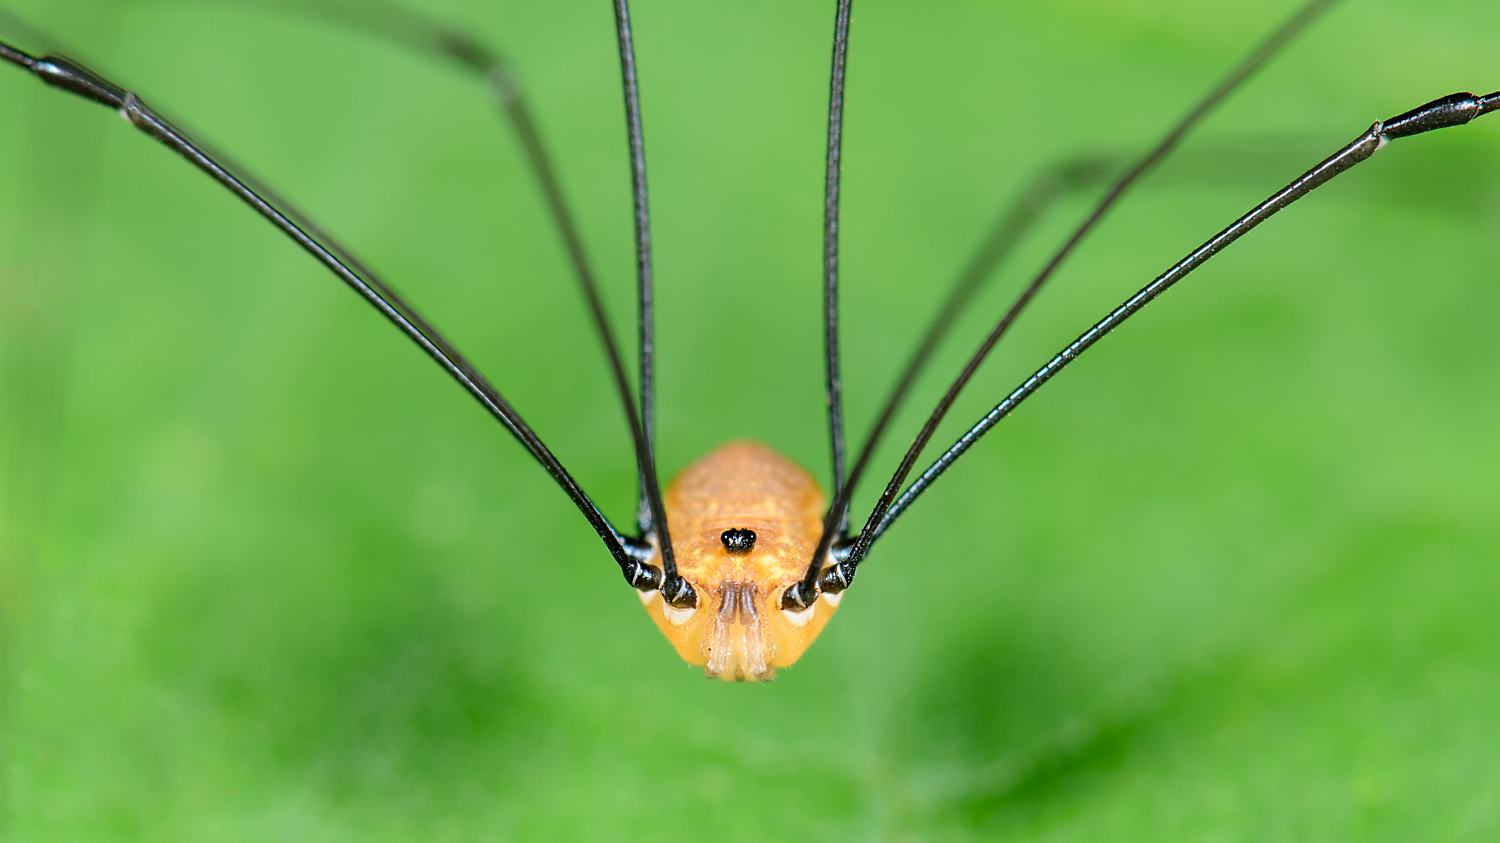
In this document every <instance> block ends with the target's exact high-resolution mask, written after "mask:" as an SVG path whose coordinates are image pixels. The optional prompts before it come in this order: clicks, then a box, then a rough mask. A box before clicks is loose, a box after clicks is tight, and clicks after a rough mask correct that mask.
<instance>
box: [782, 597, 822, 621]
mask: <svg viewBox="0 0 1500 843" xmlns="http://www.w3.org/2000/svg"><path fill="white" fill-rule="evenodd" d="M817 606H818V604H816V603H814V604H813V605H811V606H808V607H807V608H806V609H803V610H802V611H800V612H789V611H787V610H786V609H782V610H781V614H783V615H785V616H786V619H787V620H788V621H791V623H792V626H795V627H804V626H807V624H808V622H809V621H811V620H812V619H813V615H814V614H815V613H816V609H817Z"/></svg>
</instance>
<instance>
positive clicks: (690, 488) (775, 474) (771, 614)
mask: <svg viewBox="0 0 1500 843" xmlns="http://www.w3.org/2000/svg"><path fill="white" fill-rule="evenodd" d="M663 503H664V504H665V506H666V509H667V525H668V527H669V528H670V531H671V534H672V549H673V550H674V551H675V553H676V556H677V572H678V574H680V575H681V576H682V577H683V578H684V579H686V580H687V581H688V583H690V584H691V585H692V586H693V588H694V590H696V591H697V593H698V605H697V606H696V607H694V608H692V609H676V608H673V607H672V606H669V605H667V603H666V601H664V600H662V598H661V593H660V592H658V591H648V592H642V593H641V601H642V602H643V603H645V604H646V611H647V612H649V613H650V615H651V619H652V620H653V621H655V622H656V625H657V626H658V627H660V628H661V631H662V632H663V633H664V634H665V635H666V636H667V640H668V641H671V642H672V646H673V647H676V648H677V652H678V654H679V655H681V656H682V657H683V658H684V659H686V660H687V662H688V664H701V665H703V672H704V674H705V675H707V676H709V677H717V678H719V679H722V680H724V681H726V682H733V681H736V680H741V679H743V680H749V681H751V682H759V681H763V680H766V679H771V678H773V677H774V676H775V675H776V668H778V667H786V666H787V665H789V664H791V663H793V662H795V661H796V660H797V659H798V658H799V657H800V656H801V655H802V651H803V650H806V649H807V646H808V645H809V644H811V643H812V642H813V639H814V638H817V637H818V633H819V632H821V631H822V630H823V625H824V624H826V623H828V619H829V618H830V617H832V616H833V610H834V609H835V608H837V607H838V601H839V597H840V596H841V595H836V594H835V595H827V594H825V595H821V596H819V597H818V600H817V602H816V603H814V604H813V605H812V606H811V607H809V608H807V609H806V610H804V611H801V612H786V611H783V610H782V608H781V595H782V593H783V592H785V591H786V589H787V587H788V586H790V585H791V584H793V583H795V582H797V581H798V580H800V579H801V578H802V576H803V574H805V573H806V572H807V565H808V562H809V561H810V560H811V559H812V554H813V551H815V550H816V549H817V546H818V537H819V534H820V533H821V532H822V529H823V507H824V506H825V503H824V500H823V492H822V490H820V489H819V488H818V484H817V483H816V482H814V481H813V479H812V478H811V477H809V476H808V474H807V472H805V471H803V470H802V469H801V467H799V466H798V465H797V464H796V463H793V462H792V461H791V460H789V459H787V458H786V457H784V456H782V455H781V454H778V453H776V452H775V451H773V450H771V449H770V448H768V447H766V446H765V445H762V444H760V443H758V442H731V443H729V444H728V445H725V446H723V447H721V448H719V449H718V450H716V451H714V452H713V453H710V454H709V455H708V456H705V457H703V458H702V459H700V460H698V461H697V462H695V463H693V464H692V465H690V466H688V467H687V468H685V469H683V470H682V473H681V474H678V475H677V477H676V479H674V480H673V481H672V484H671V485H670V486H668V487H667V492H666V496H665V498H664V500H663ZM726 530H752V531H754V533H755V539H754V546H753V547H752V548H751V549H749V550H743V551H731V550H730V549H729V548H728V547H726V543H725V541H724V540H723V538H722V537H723V535H724V532H725V531H726ZM654 564H656V565H657V566H660V565H661V553H660V551H659V550H658V552H657V555H656V558H655V561H654Z"/></svg>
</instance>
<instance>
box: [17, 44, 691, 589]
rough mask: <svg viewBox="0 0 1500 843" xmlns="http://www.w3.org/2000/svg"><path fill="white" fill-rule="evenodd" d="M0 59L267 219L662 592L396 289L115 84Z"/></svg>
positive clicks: (619, 558) (38, 61)
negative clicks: (109, 116) (445, 378)
mask: <svg viewBox="0 0 1500 843" xmlns="http://www.w3.org/2000/svg"><path fill="white" fill-rule="evenodd" d="M0 59H3V60H5V61H9V62H11V63H12V64H15V65H17V66H19V67H22V68H24V69H26V70H28V71H30V72H31V73H32V74H33V75H35V76H36V77H37V78H39V79H41V80H42V81H43V82H45V83H47V84H48V85H51V86H53V87H55V88H60V89H62V90H65V91H69V92H71V93H74V94H77V95H78V96H81V97H84V98H86V99H91V100H93V101H95V102H98V103H100V104H102V105H105V106H107V107H109V108H110V109H112V110H114V111H116V112H118V113H119V114H120V115H121V116H122V117H124V118H125V119H126V120H128V121H129V122H130V123H131V125H133V126H134V127H135V128H137V129H139V130H141V131H142V132H144V133H146V134H147V135H150V136H151V137H152V138H155V139H156V140H157V141H159V142H160V143H162V144H163V145H165V146H166V147H168V148H169V149H171V150H172V151H174V152H176V153H177V154H179V155H181V156H182V157H183V158H186V159H187V160H188V161H189V162H190V163H192V164H193V165H194V166H196V167H197V168H198V169H200V170H202V171H203V172H204V173H206V174H207V175H208V176H210V177H211V178H213V179H214V180H215V181H217V182H218V183H219V184H220V185H222V186H223V187H225V188H226V189H228V190H229V191H230V192H231V193H233V194H234V195H235V196H236V197H238V198H239V199H240V201H242V202H244V203H245V204H246V205H249V206H250V207H251V208H252V209H254V210H255V211H256V212H257V213H259V214H260V215H261V216H263V217H265V218H266V220H267V221H269V222H270V223H271V224H272V225H274V226H275V227H276V228H277V229H278V230H280V231H281V232H282V233H283V234H285V235H286V236H287V237H288V238H290V239H291V240H292V241H293V242H295V243H296V244H297V245H299V246H301V247H302V248H303V249H304V250H305V251H307V252H308V253H309V254H311V255H312V256H313V257H314V258H315V259H316V260H317V261H318V262H319V263H321V264H323V265H324V267H326V268H327V269H328V270H329V271H330V272H332V273H333V274H334V275H336V276H337V277H338V278H339V279H340V280H341V281H343V282H344V283H345V284H347V285H348V286H349V287H350V288H351V289H353V290H354V291H355V292H356V293H358V294H359V295H360V297H361V298H363V299H364V300H365V301H366V302H367V303H369V304H370V305H371V306H372V307H374V308H375V309H376V310H378V311H379V312H380V313H381V315H382V316H384V317H385V318H386V319H387V320H389V321H390V322H391V323H392V324H393V325H395V326H396V327H397V328H398V329H400V330H401V332H402V333H404V334H406V336H407V337H408V338H409V339H411V340H412V342H414V343H416V344H417V345H418V346H419V347H421V349H422V350H423V351H424V352H426V353H427V355H428V356H429V357H431V358H432V359H433V360H434V361H435V362H437V363H438V365H440V366H441V367H442V368H443V370H444V371H446V372H447V373H448V374H449V376H450V377H452V378H453V379H454V380H455V381H457V382H458V383H459V385H460V386H462V387H463V388H464V389H465V390H466V391H467V392H468V393H469V394H470V395H471V396H473V397H474V399H475V400H477V401H479V403H480V404H482V405H483V406H484V408H485V409H486V410H487V411H488V412H489V413H490V415H492V416H494V418H495V419H496V420H497V421H499V422H500V423H501V424H502V425H504V426H505V428H506V429H507V430H509V431H510V432H511V433H512V435H514V436H515V437H516V439H517V440H519V441H520V443H521V444H522V445H523V446H524V447H525V448H526V449H527V450H528V451H529V452H530V453H531V455H532V456H533V457H535V458H536V460H537V461H538V462H539V463H541V464H542V467H543V468H545V469H546V470H547V473H548V474H550V475H552V478H553V479H554V480H555V481H557V484H558V485H559V486H561V487H562V489H563V491H564V492H565V493H566V494H567V495H568V497H569V499H571V500H572V501H573V503H574V505H576V506H577V507H578V509H579V511H580V512H582V513H583V515H584V517H585V518H586V519H587V520H588V522H589V524H590V525H591V526H592V527H593V528H594V531H595V532H596V533H598V535H599V538H600V540H602V541H603V542H604V544H605V546H606V547H607V548H609V551H610V554H611V555H612V556H614V558H615V561H616V562H617V563H618V564H619V565H620V569H621V571H622V573H624V575H625V578H626V581H628V582H629V583H630V584H631V585H632V586H634V587H636V588H638V589H652V588H658V587H660V586H661V584H662V581H663V575H662V572H661V571H659V570H656V569H655V568H654V567H652V566H650V565H647V564H645V563H644V561H643V560H642V559H641V558H640V554H639V553H637V552H635V551H633V550H632V549H630V548H628V547H627V546H626V543H625V540H624V539H623V537H622V536H621V535H620V533H619V531H617V530H616V529H615V528H614V526H613V525H612V524H610V522H609V520H608V519H607V518H606V517H605V516H604V514H603V513H602V512H600V511H599V509H598V507H596V506H595V505H594V503H593V501H592V500H590V499H589V497H588V495H587V494H586V493H584V491H583V489H582V488H581V487H579V485H578V484H577V482H576V481H574V480H573V478H572V477H571V476H570V475H569V474H568V472H567V470H566V469H565V468H563V466H562V463H560V462H559V461H558V460H557V458H556V457H555V456H554V455H553V454H552V452H551V451H550V450H548V448H547V446H546V445H545V444H544V443H543V442H542V440H541V438H540V437H539V436H537V434H536V433H535V432H534V431H532V429H531V428H530V427H529V426H528V425H527V424H526V422H525V420H524V419H523V418H522V417H521V415H520V413H518V412H517V411H516V410H515V408H514V407H512V406H511V405H510V403H509V402H507V401H506V400H505V398H504V397H503V396H501V395H500V393H499V391H498V390H496V389H495V388H494V387H493V386H491V385H490V383H489V382H488V381H487V380H486V379H485V378H484V376H483V375H482V374H480V373H479V371H478V370H477V369H476V368H475V367H474V366H473V365H472V364H471V363H469V361H468V360H467V359H465V358H464V357H463V355H462V354H460V353H459V352H458V350H457V349H456V348H454V346H453V345H452V344H451V343H450V342H448V340H447V339H445V338H444V337H443V336H442V334H441V333H440V332H438V331H437V329H436V328H434V327H433V326H432V325H431V324H429V323H428V322H427V321H426V320H424V319H423V318H422V317H421V315H420V314H419V313H417V311H416V310H415V309H414V308H413V307H411V305H409V304H408V303H407V302H406V301H405V300H404V299H403V298H402V297H401V296H400V295H399V294H397V293H396V291H395V290H394V289H392V288H391V287H390V286H389V285H387V284H386V283H384V282H383V281H381V280H380V279H379V278H378V277H376V276H374V275H373V274H369V273H368V271H367V270H366V271H365V272H361V271H360V269H357V268H356V267H361V268H362V266H363V265H362V264H360V263H359V262H358V261H350V262H346V261H344V260H342V259H341V258H340V255H341V254H348V253H347V250H345V249H343V248H342V247H329V246H326V245H324V243H322V242H320V239H319V237H318V236H317V235H316V234H314V233H312V232H310V231H309V230H308V229H307V228H304V227H303V226H300V225H299V224H298V223H297V221H296V220H298V219H305V217H303V216H302V215H301V214H300V213H299V212H296V211H283V210H281V209H280V208H278V207H277V205H276V204H275V202H273V200H272V199H271V198H269V196H270V194H268V193H262V192H260V191H257V190H256V189H255V188H254V187H253V184H254V183H255V182H254V180H250V179H246V178H243V177H240V176H238V175H236V174H235V173H234V172H232V171H231V170H230V169H229V168H228V167H227V166H226V165H225V164H224V163H223V162H222V161H221V160H219V159H217V158H216V157H215V156H214V155H212V154H211V153H209V152H208V151H207V150H206V149H205V148H204V146H203V145H201V144H198V143H196V142H194V141H193V140H191V139H190V138H188V137H187V136H186V135H185V134H184V133H183V132H181V131H180V130H179V129H177V128H176V127H175V126H173V125H172V124H171V123H170V122H169V121H168V120H166V119H165V118H163V117H162V116H161V115H159V114H158V113H156V112H155V111H153V110H152V109H151V108H149V107H148V106H147V105H146V104H145V103H143V102H141V100H140V99H139V98H138V97H136V95H135V94H132V93H129V92H127V91H126V90H124V89H123V88H121V87H120V86H118V85H116V84H114V83H113V82H110V81H109V80H107V79H105V78H103V77H101V76H99V75H98V74H96V73H94V72H92V71H90V70H88V69H86V68H84V67H82V66H80V65H77V64H75V63H73V62H70V61H68V60H66V59H60V58H53V57H34V56H31V55H29V54H27V53H26V52H24V51H22V50H19V49H16V48H14V47H12V46H10V45H9V44H6V43H4V42H0Z"/></svg>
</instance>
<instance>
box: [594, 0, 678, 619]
mask: <svg viewBox="0 0 1500 843" xmlns="http://www.w3.org/2000/svg"><path fill="white" fill-rule="evenodd" d="M615 32H616V35H617V36H618V39H619V44H620V76H621V79H622V82H623V88H624V93H625V128H626V134H627V136H628V138H629V142H630V184H631V187H632V191H631V195H632V197H633V204H634V206H635V257H636V275H637V279H638V280H639V282H640V284H639V292H640V339H641V419H642V427H641V429H640V430H638V431H636V437H637V441H639V442H642V443H644V446H645V448H644V452H645V454H644V456H643V457H642V458H641V481H642V483H641V485H642V487H643V488H642V498H644V500H645V505H644V507H642V508H640V509H638V513H637V518H638V521H639V523H640V526H641V529H642V531H643V532H648V533H654V534H655V536H656V542H657V545H658V546H659V547H660V548H661V561H662V574H663V577H664V582H663V584H662V592H661V593H662V597H663V598H664V599H665V600H666V601H667V602H668V603H670V604H672V605H673V606H676V607H678V608H687V607H690V606H696V605H697V603H698V600H697V596H696V595H694V593H693V588H692V586H690V585H688V584H687V581H686V580H684V579H682V578H681V577H679V576H677V560H676V558H675V555H674V553H673V548H672V536H671V533H670V532H669V530H668V527H667V511H666V508H665V507H664V506H662V502H661V484H660V483H659V482H658V480H657V477H656V449H655V435H656V434H655V421H654V418H655V406H656V397H655V391H656V343H655V339H654V331H655V328H654V322H655V315H654V305H653V303H652V284H653V282H652V276H651V211H650V204H649V202H648V201H647V196H646V139H645V133H644V132H643V131H642V129H641V91H640V82H639V80H638V79H637V77H636V69H635V44H634V40H633V38H632V35H631V30H630V4H629V2H627V0H615Z"/></svg>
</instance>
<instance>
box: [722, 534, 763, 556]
mask: <svg viewBox="0 0 1500 843" xmlns="http://www.w3.org/2000/svg"><path fill="white" fill-rule="evenodd" d="M719 541H721V542H723V543H724V549H725V550H727V551H729V552H730V553H749V552H750V551H751V550H752V549H753V548H754V547H755V531H754V530H740V529H733V530H725V531H724V532H722V533H720V534H719Z"/></svg>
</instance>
